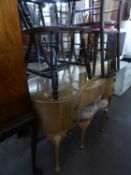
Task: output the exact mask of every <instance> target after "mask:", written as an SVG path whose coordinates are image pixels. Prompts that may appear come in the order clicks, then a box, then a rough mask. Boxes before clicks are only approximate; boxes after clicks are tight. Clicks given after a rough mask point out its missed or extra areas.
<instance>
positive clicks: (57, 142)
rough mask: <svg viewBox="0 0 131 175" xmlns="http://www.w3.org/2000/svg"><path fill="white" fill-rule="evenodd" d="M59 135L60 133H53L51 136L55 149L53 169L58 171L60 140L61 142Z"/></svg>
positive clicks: (59, 169)
mask: <svg viewBox="0 0 131 175" xmlns="http://www.w3.org/2000/svg"><path fill="white" fill-rule="evenodd" d="M61 139H62V138H61V136H60V135H55V136H54V137H53V140H52V141H53V144H54V149H55V158H56V162H55V171H56V172H60V171H61V166H60V142H61Z"/></svg>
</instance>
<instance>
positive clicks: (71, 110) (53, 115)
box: [28, 66, 114, 171]
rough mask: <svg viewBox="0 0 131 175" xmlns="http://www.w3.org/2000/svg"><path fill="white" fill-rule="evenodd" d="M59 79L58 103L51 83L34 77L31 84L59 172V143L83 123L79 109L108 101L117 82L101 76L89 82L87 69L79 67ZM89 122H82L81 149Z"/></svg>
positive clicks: (71, 69) (60, 75) (33, 100)
mask: <svg viewBox="0 0 131 175" xmlns="http://www.w3.org/2000/svg"><path fill="white" fill-rule="evenodd" d="M58 77H59V99H58V100H56V101H55V100H54V99H53V97H52V88H51V80H49V79H45V78H41V77H34V78H32V79H30V80H29V82H28V83H29V90H30V94H31V99H32V102H33V106H34V109H35V111H36V113H37V114H38V117H39V118H40V121H41V122H40V123H41V125H42V128H43V131H44V133H46V135H47V136H48V138H49V139H50V140H51V141H52V142H53V143H54V146H55V154H56V165H55V170H56V171H60V169H61V167H60V161H59V148H60V141H61V139H62V138H64V137H65V136H66V132H67V131H68V130H69V129H71V128H72V127H74V126H75V124H76V123H78V121H80V118H79V116H80V110H81V109H82V108H84V107H85V106H88V105H89V104H91V103H93V102H94V101H95V100H96V99H98V98H99V97H100V98H102V97H105V98H106V97H107V98H109V97H110V96H111V95H112V94H111V93H110V92H113V91H112V87H113V83H114V78H109V79H101V78H100V77H99V76H97V77H95V78H93V79H92V80H88V79H86V70H85V68H84V67H78V66H70V67H69V68H66V69H65V70H62V71H60V72H58ZM109 89H110V91H109V93H108V90H109ZM90 122H91V120H90V121H89V120H82V121H80V123H79V124H80V128H81V131H82V132H81V148H84V136H85V132H86V129H87V127H88V126H89V124H90ZM102 126H103V125H102Z"/></svg>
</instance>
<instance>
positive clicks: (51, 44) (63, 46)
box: [18, 0, 91, 99]
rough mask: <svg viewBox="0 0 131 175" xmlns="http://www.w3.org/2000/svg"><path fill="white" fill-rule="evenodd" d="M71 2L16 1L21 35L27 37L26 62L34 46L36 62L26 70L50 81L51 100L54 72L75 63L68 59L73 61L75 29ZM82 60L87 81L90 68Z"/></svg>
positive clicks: (54, 83) (54, 84) (56, 86)
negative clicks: (85, 68)
mask: <svg viewBox="0 0 131 175" xmlns="http://www.w3.org/2000/svg"><path fill="white" fill-rule="evenodd" d="M75 3H76V0H74V1H73V0H70V1H68V2H67V1H61V2H59V1H44V3H42V2H41V1H31V0H30V1H28V0H26V1H25V0H22V1H21V0H19V1H18V9H19V12H20V17H21V26H22V32H23V33H24V34H27V35H28V36H29V42H28V46H27V52H26V60H28V59H29V57H30V55H31V48H32V46H33V45H34V46H35V49H34V50H35V59H36V60H37V63H38V64H29V66H28V71H29V72H31V73H33V74H36V75H39V76H43V77H46V78H50V79H52V89H53V96H54V99H58V75H57V72H58V71H59V70H61V69H62V68H63V67H65V66H67V65H69V64H78V63H76V62H77V61H76V60H75V61H74V62H75V63H74V62H72V58H74V59H76V55H75V47H74V44H75V43H74V35H75V33H78V28H77V27H75V28H74V27H72V22H73V20H74V11H75ZM32 9H33V10H32ZM32 14H33V15H32ZM53 14H55V15H53ZM36 16H37V17H36ZM38 17H39V18H38ZM36 18H37V20H36ZM38 19H39V20H38ZM62 19H63V20H62ZM35 21H36V22H35ZM83 48H84V47H83ZM34 50H33V51H34ZM84 51H85V49H84ZM86 55H87V53H86V52H84V57H87V56H86ZM66 58H67V60H66ZM85 60H86V62H87V64H86V67H87V74H88V76H89V78H90V77H91V75H90V65H89V62H88V61H87V59H85ZM27 62H28V61H27ZM30 65H31V67H30ZM36 65H37V68H36ZM32 67H33V68H32Z"/></svg>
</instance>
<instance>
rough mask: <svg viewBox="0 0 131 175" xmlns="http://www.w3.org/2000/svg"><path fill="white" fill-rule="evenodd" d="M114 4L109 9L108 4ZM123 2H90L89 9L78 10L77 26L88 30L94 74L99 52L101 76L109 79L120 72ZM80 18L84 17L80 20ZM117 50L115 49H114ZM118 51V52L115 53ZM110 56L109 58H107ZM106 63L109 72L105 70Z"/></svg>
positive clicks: (91, 0)
mask: <svg viewBox="0 0 131 175" xmlns="http://www.w3.org/2000/svg"><path fill="white" fill-rule="evenodd" d="M108 3H109V4H114V6H115V8H113V5H112V7H111V8H110V9H108V5H107V4H108ZM121 3H122V1H121V0H112V1H111V2H109V1H107V0H104V1H103V0H90V6H89V8H88V9H80V10H76V14H75V21H74V25H75V26H82V27H84V28H85V27H86V28H87V29H88V32H87V33H88V41H87V43H88V45H89V46H88V48H90V50H92V53H91V54H90V55H91V60H94V61H93V62H94V63H93V64H94V65H93V73H94V74H95V69H96V60H97V56H98V54H97V53H98V51H99V53H100V54H99V55H100V61H101V62H100V64H101V76H102V77H106V76H107V77H108V76H111V75H113V74H115V72H116V71H117V70H119V37H120V11H121ZM79 16H83V18H81V20H79ZM114 48H115V49H114ZM115 50H116V51H115ZM107 55H108V58H107ZM105 63H106V64H107V67H108V71H107V72H106V70H105Z"/></svg>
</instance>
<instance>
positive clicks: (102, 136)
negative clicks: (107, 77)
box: [0, 89, 131, 175]
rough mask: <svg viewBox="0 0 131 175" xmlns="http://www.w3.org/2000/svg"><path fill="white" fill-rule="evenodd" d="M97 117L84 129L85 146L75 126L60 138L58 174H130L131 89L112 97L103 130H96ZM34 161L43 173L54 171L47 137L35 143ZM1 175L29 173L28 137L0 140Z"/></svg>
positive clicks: (52, 174)
mask: <svg viewBox="0 0 131 175" xmlns="http://www.w3.org/2000/svg"><path fill="white" fill-rule="evenodd" d="M100 118H101V114H97V115H96V116H95V118H94V120H93V121H92V124H91V125H90V127H89V129H88V131H87V135H86V149H85V150H80V149H79V143H80V142H79V141H80V135H79V128H78V127H76V128H74V129H72V131H71V132H70V133H69V134H68V136H67V137H66V139H64V140H63V141H62V144H61V164H62V172H61V173H59V175H131V89H129V90H128V91H127V92H126V93H125V94H124V95H122V96H121V97H113V100H112V103H111V107H110V119H109V120H107V122H106V125H105V132H104V133H99V121H100ZM37 164H38V166H39V167H41V168H42V169H43V170H44V175H55V173H54V170H53V164H54V156H53V146H52V144H51V143H50V141H48V140H47V139H44V140H42V141H40V142H39V143H38V154H37ZM0 175H32V170H31V157H30V138H29V137H26V138H21V139H18V138H17V136H16V135H14V136H12V137H10V138H9V139H7V140H5V141H4V142H2V143H1V144H0Z"/></svg>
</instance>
